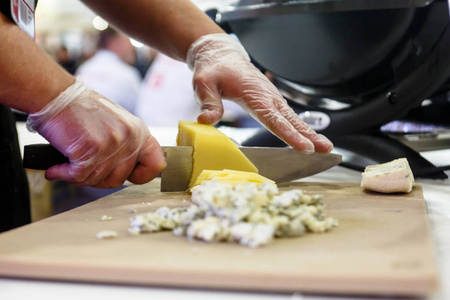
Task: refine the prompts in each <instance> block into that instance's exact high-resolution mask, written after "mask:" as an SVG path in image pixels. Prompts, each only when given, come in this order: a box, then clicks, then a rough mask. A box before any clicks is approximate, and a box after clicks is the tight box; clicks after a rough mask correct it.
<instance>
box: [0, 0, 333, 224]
mask: <svg viewBox="0 0 450 300" xmlns="http://www.w3.org/2000/svg"><path fill="white" fill-rule="evenodd" d="M83 2H84V3H85V4H87V5H88V6H89V7H90V8H91V9H93V10H94V11H96V12H97V13H99V14H100V15H101V16H102V17H103V18H104V19H106V20H107V21H109V23H110V24H112V25H113V26H116V27H118V28H120V29H121V30H122V31H123V32H124V33H126V34H127V35H129V36H132V37H133V38H135V39H136V40H140V41H141V42H143V43H145V44H147V45H148V46H150V47H153V48H155V49H157V50H158V51H160V52H162V53H164V54H166V55H168V56H170V57H171V58H174V59H177V60H180V61H185V62H187V64H188V66H189V68H190V69H191V70H193V86H194V91H195V97H196V100H197V102H198V103H199V104H200V107H201V113H200V114H199V116H198V117H197V120H198V121H199V122H200V123H206V124H215V123H217V122H219V121H220V119H221V117H222V114H223V105H222V99H230V100H232V101H234V102H236V103H238V104H240V106H242V107H243V108H244V109H245V110H246V111H247V112H248V113H250V114H251V115H252V116H253V117H254V118H255V119H257V120H258V121H259V122H260V123H261V124H263V125H264V126H265V127H266V128H268V130H270V131H271V132H273V133H274V134H276V135H277V136H278V137H279V138H280V139H282V140H283V141H285V142H286V143H287V144H288V145H291V146H292V147H294V148H297V149H301V150H304V151H309V152H313V151H317V152H330V151H331V150H332V147H333V145H332V143H331V142H330V141H329V140H328V139H326V138H325V137H324V136H322V135H320V134H317V133H316V132H314V130H312V129H311V128H309V126H308V125H307V124H306V123H304V122H303V121H302V120H301V119H300V117H299V116H298V115H297V114H296V113H295V112H294V111H293V110H292V109H291V108H290V107H289V106H288V104H287V103H286V100H285V99H284V98H283V97H282V96H281V94H280V93H279V92H278V90H277V89H276V88H275V87H274V86H273V85H272V84H271V83H270V81H269V80H268V79H267V78H266V77H265V76H264V75H263V74H262V73H261V72H260V71H259V70H258V69H256V68H255V67H254V66H253V65H252V64H251V63H250V59H249V56H248V54H247V52H246V51H245V49H244V48H243V47H242V45H241V44H240V43H239V42H237V41H236V40H235V39H234V38H232V37H230V36H229V35H227V34H226V33H225V32H224V31H223V30H222V29H221V28H220V27H219V26H217V25H216V24H215V23H214V22H213V21H212V20H211V19H210V18H209V17H208V16H207V15H206V14H204V13H203V12H202V11H200V10H199V9H198V8H197V7H196V6H195V4H193V3H192V2H191V1H188V0H166V1H132V2H130V1H125V0H110V1H100V0H83ZM14 3H15V5H17V2H10V1H2V2H1V4H0V12H1V13H0V39H1V41H2V42H1V43H0V74H1V78H2V80H0V105H1V107H0V114H1V115H0V120H1V122H0V127H1V128H0V162H1V167H2V172H1V173H0V176H1V178H0V183H1V184H2V186H1V188H2V192H3V193H4V194H3V196H2V198H1V199H0V231H4V230H8V229H11V228H14V227H17V226H20V225H23V224H26V223H28V222H29V221H30V220H29V202H28V200H27V193H26V190H27V185H26V178H25V179H24V177H25V172H24V170H23V168H22V167H21V156H20V151H19V149H18V143H17V133H16V130H15V126H14V122H13V118H11V110H10V108H14V109H17V110H20V111H23V112H25V113H27V114H29V116H28V126H29V128H30V130H34V131H36V132H38V133H39V134H41V135H42V136H43V137H44V138H46V139H47V140H48V141H49V143H50V144H52V145H53V146H54V147H55V148H56V149H57V150H59V151H60V152H61V153H63V154H64V155H65V156H66V157H67V158H68V160H69V162H68V163H64V164H60V165H55V166H52V167H50V168H49V169H48V170H47V171H46V172H45V176H46V178H47V179H48V180H59V181H67V182H71V183H74V184H77V185H79V186H93V187H97V188H113V187H119V186H121V185H122V184H123V182H124V181H125V180H129V181H130V182H132V183H135V184H143V183H146V182H149V181H150V180H152V179H154V178H155V177H156V176H157V175H158V174H160V173H161V171H162V170H163V169H164V168H165V167H166V161H165V159H164V154H163V152H162V149H161V147H160V146H159V144H158V142H157V141H156V139H155V138H154V137H153V136H152V135H151V134H150V132H149V130H148V127H147V126H146V125H145V124H144V122H143V121H142V120H140V119H139V118H137V117H135V116H134V115H132V114H131V113H129V112H127V111H126V110H125V109H123V108H122V107H121V106H119V105H117V104H115V103H114V102H112V101H110V100H109V99H108V98H107V97H105V96H103V95H101V94H99V93H98V92H95V91H94V90H92V89H90V88H88V87H87V86H86V85H85V84H83V82H82V81H80V80H77V79H75V78H74V77H73V76H72V75H71V74H70V73H68V72H67V71H65V70H64V69H63V68H62V67H61V66H59V65H58V64H57V63H56V62H55V61H54V60H53V59H52V58H50V57H49V56H48V55H47V54H46V53H45V52H44V51H42V49H40V48H39V47H38V46H37V45H36V44H35V43H34V41H33V39H32V38H30V36H28V35H27V33H26V32H25V31H24V30H22V28H24V27H23V24H22V23H20V22H18V21H17V18H15V17H14V16H12V13H13V12H15V10H13V9H11V7H10V5H13V4H14ZM19 3H21V2H19ZM26 21H27V22H29V19H26ZM16 22H17V23H18V24H16ZM18 25H19V26H18ZM25 25H29V24H25ZM24 29H27V28H24Z"/></svg>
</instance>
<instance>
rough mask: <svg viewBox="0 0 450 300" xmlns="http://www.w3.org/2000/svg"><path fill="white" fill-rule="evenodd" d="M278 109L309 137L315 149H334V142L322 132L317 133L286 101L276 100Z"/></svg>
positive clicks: (298, 129)
mask: <svg viewBox="0 0 450 300" xmlns="http://www.w3.org/2000/svg"><path fill="white" fill-rule="evenodd" d="M275 105H276V107H277V109H278V110H279V111H280V112H281V114H282V115H283V116H284V118H285V119H286V120H287V121H288V122H289V123H290V124H292V126H294V128H295V129H296V130H297V131H298V132H299V133H300V134H301V135H302V136H304V137H306V138H308V139H309V140H310V141H311V142H312V143H313V144H314V148H315V151H317V152H321V153H329V152H331V150H333V143H332V142H331V141H330V140H329V139H327V138H326V137H325V136H324V135H322V134H317V132H316V131H314V130H313V129H312V128H311V127H309V126H308V124H306V123H305V122H304V121H303V120H302V119H301V118H300V117H299V116H298V115H297V114H296V113H295V111H294V110H293V109H292V108H291V107H290V106H289V105H288V104H287V103H286V101H275Z"/></svg>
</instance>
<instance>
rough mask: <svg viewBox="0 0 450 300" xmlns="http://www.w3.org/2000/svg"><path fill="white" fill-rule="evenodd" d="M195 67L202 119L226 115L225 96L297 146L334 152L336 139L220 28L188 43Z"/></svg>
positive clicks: (208, 120)
mask: <svg viewBox="0 0 450 300" xmlns="http://www.w3.org/2000/svg"><path fill="white" fill-rule="evenodd" d="M187 63H188V65H189V67H190V68H191V70H193V72H194V79H193V83H194V90H195V96H196V100H197V102H198V103H199V105H200V106H201V109H202V112H201V114H200V115H199V116H198V122H200V123H207V124H215V123H217V122H218V121H219V120H220V119H221V117H222V115H223V106H222V101H221V99H222V98H224V99H228V100H232V101H234V102H236V103H238V104H239V105H240V106H241V107H243V108H244V109H245V110H246V111H247V112H248V113H249V114H250V115H251V116H252V117H253V118H255V119H256V120H257V121H259V122H260V123H261V124H262V125H263V126H265V127H266V128H267V129H268V130H269V131H271V132H272V133H274V134H275V135H277V136H278V137H279V138H280V139H282V140H283V141H284V142H286V143H287V144H288V145H291V146H292V147H294V148H297V149H300V150H304V151H309V152H313V151H317V152H324V153H327V152H330V151H331V150H332V149H333V144H332V143H331V142H330V141H329V140H328V139H327V138H326V137H325V136H323V135H321V134H317V133H316V132H315V131H314V130H312V129H311V128H310V127H309V126H308V125H307V124H306V123H305V122H303V120H302V119H301V118H300V117H299V116H298V115H297V114H296V113H295V112H294V111H293V110H292V109H291V107H290V106H289V105H288V104H287V102H286V100H285V99H284V98H283V96H282V95H281V94H280V92H279V91H278V90H277V88H276V87H275V86H274V85H273V84H272V83H271V82H270V81H269V80H268V79H267V77H265V76H264V75H263V74H262V73H261V72H260V71H259V70H258V69H257V68H256V67H255V66H254V65H253V64H252V63H251V62H250V59H249V56H248V54H247V52H246V51H245V50H244V48H243V47H242V45H241V44H240V43H239V42H238V41H237V40H236V39H234V38H233V37H231V36H229V35H227V34H223V33H219V34H210V35H205V36H203V37H201V38H199V39H198V40H197V41H195V42H194V43H193V44H192V45H191V47H190V48H189V51H188V54H187Z"/></svg>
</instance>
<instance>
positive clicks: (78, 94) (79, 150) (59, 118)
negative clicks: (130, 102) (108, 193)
mask: <svg viewBox="0 0 450 300" xmlns="http://www.w3.org/2000/svg"><path fill="white" fill-rule="evenodd" d="M28 128H29V129H30V130H35V131H37V132H39V133H40V134H41V135H42V136H43V137H45V138H46V139H47V140H48V141H49V142H50V143H51V144H52V145H53V146H54V147H55V148H56V149H58V150H59V151H60V152H61V153H62V154H64V155H65V156H66V157H68V158H69V161H70V163H65V164H61V165H56V166H53V167H51V168H49V169H48V170H47V171H46V173H45V176H46V178H47V179H48V180H63V181H67V182H72V183H76V184H78V185H86V186H93V187H97V188H114V187H119V186H120V185H122V184H123V182H125V180H127V179H128V180H129V181H130V182H133V183H136V184H141V183H146V182H148V181H150V180H152V179H153V178H155V177H156V176H157V175H158V174H159V173H160V172H161V171H162V170H163V169H164V168H165V166H166V161H165V159H164V154H163V152H162V150H161V147H160V146H159V144H158V142H157V141H156V139H155V138H154V137H152V136H151V134H150V132H149V130H148V128H147V126H145V124H144V123H143V122H142V121H141V120H140V119H138V118H137V117H135V116H133V115H132V114H130V113H129V112H127V111H126V110H125V109H123V108H121V107H120V106H118V105H116V104H115V103H113V102H111V101H110V100H108V99H106V98H105V97H103V96H102V95H100V94H98V93H96V92H94V91H92V90H90V89H89V88H87V87H86V86H85V85H84V84H83V83H82V82H81V81H80V80H78V79H77V81H76V82H75V83H74V84H73V85H71V86H70V87H68V88H67V89H66V90H65V91H64V92H62V93H61V94H60V95H59V96H58V97H57V98H55V99H54V100H52V101H51V102H50V103H48V104H47V105H46V106H45V107H44V108H43V109H42V110H41V111H39V112H37V113H33V114H30V115H29V117H28Z"/></svg>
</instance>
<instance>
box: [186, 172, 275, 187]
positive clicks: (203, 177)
mask: <svg viewBox="0 0 450 300" xmlns="http://www.w3.org/2000/svg"><path fill="white" fill-rule="evenodd" d="M213 179H214V180H216V181H220V182H228V183H230V184H232V185H238V184H247V183H250V182H255V183H264V182H270V183H272V184H275V181H273V180H270V179H269V178H266V177H264V176H261V175H259V174H257V173H253V172H244V171H236V170H220V171H219V170H203V171H202V172H201V173H200V175H199V176H198V177H197V180H196V181H195V182H194V185H193V186H196V185H200V184H202V182H203V181H209V180H213Z"/></svg>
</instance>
